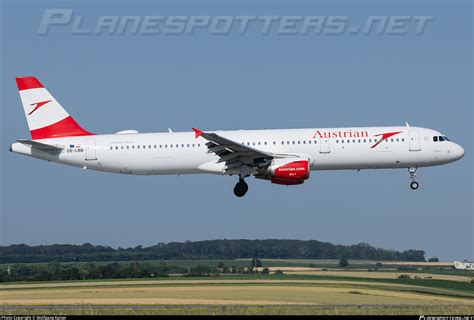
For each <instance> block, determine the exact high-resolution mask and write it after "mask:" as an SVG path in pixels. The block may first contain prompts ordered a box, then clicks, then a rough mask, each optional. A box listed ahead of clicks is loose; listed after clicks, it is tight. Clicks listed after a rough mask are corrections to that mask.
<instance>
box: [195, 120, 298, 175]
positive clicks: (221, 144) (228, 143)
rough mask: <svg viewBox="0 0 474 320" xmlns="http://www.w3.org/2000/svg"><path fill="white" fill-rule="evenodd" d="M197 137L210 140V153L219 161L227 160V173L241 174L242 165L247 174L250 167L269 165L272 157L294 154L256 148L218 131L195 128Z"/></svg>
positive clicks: (207, 144) (284, 156)
mask: <svg viewBox="0 0 474 320" xmlns="http://www.w3.org/2000/svg"><path fill="white" fill-rule="evenodd" d="M193 131H194V133H195V136H196V138H199V137H202V138H204V139H206V140H207V141H208V142H207V143H206V146H207V148H208V152H209V153H211V152H212V153H215V154H216V155H217V156H219V160H218V161H217V163H221V162H225V165H226V173H227V174H240V173H242V167H244V166H245V167H246V170H244V172H243V173H244V174H245V175H250V174H251V173H250V171H249V170H250V169H258V168H262V167H264V166H266V165H268V164H269V163H270V162H271V160H272V159H275V158H286V157H290V156H293V155H287V154H275V153H271V152H266V151H263V150H259V149H255V148H252V147H250V146H247V145H244V144H242V143H238V142H236V141H233V140H230V139H227V138H224V137H222V136H220V135H218V134H217V133H207V132H203V131H201V130H199V129H196V128H193Z"/></svg>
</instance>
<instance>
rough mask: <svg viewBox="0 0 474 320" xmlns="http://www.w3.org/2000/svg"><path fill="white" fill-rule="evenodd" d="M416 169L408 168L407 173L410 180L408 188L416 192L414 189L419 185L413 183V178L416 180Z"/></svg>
mask: <svg viewBox="0 0 474 320" xmlns="http://www.w3.org/2000/svg"><path fill="white" fill-rule="evenodd" d="M416 169H417V168H414V167H411V168H408V173H409V174H410V179H411V183H410V188H411V189H412V190H416V189H418V187H419V186H420V184H419V183H418V182H416V181H415V178H416Z"/></svg>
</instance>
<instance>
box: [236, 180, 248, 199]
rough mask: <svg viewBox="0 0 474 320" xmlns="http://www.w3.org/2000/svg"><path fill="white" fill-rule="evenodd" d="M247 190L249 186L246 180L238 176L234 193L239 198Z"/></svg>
mask: <svg viewBox="0 0 474 320" xmlns="http://www.w3.org/2000/svg"><path fill="white" fill-rule="evenodd" d="M248 190H249V186H248V184H247V182H245V180H244V178H239V182H237V184H236V185H235V188H234V194H235V195H236V196H237V197H239V198H240V197H243V196H245V194H246V193H247V191H248Z"/></svg>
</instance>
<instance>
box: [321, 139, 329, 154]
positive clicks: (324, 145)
mask: <svg viewBox="0 0 474 320" xmlns="http://www.w3.org/2000/svg"><path fill="white" fill-rule="evenodd" d="M330 152H331V148H330V145H329V139H328V138H320V139H319V153H330Z"/></svg>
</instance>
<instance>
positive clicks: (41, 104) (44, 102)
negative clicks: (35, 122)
mask: <svg viewBox="0 0 474 320" xmlns="http://www.w3.org/2000/svg"><path fill="white" fill-rule="evenodd" d="M51 101H52V100H46V101H40V102H36V103H32V104H30V106H34V108H33V110H31V112H30V113H28V115H29V116H31V114H32V113H33V112H35V111H36V110H38V109H39V108H41V107H42V106H44V105H45V104H47V103H48V102H51Z"/></svg>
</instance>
